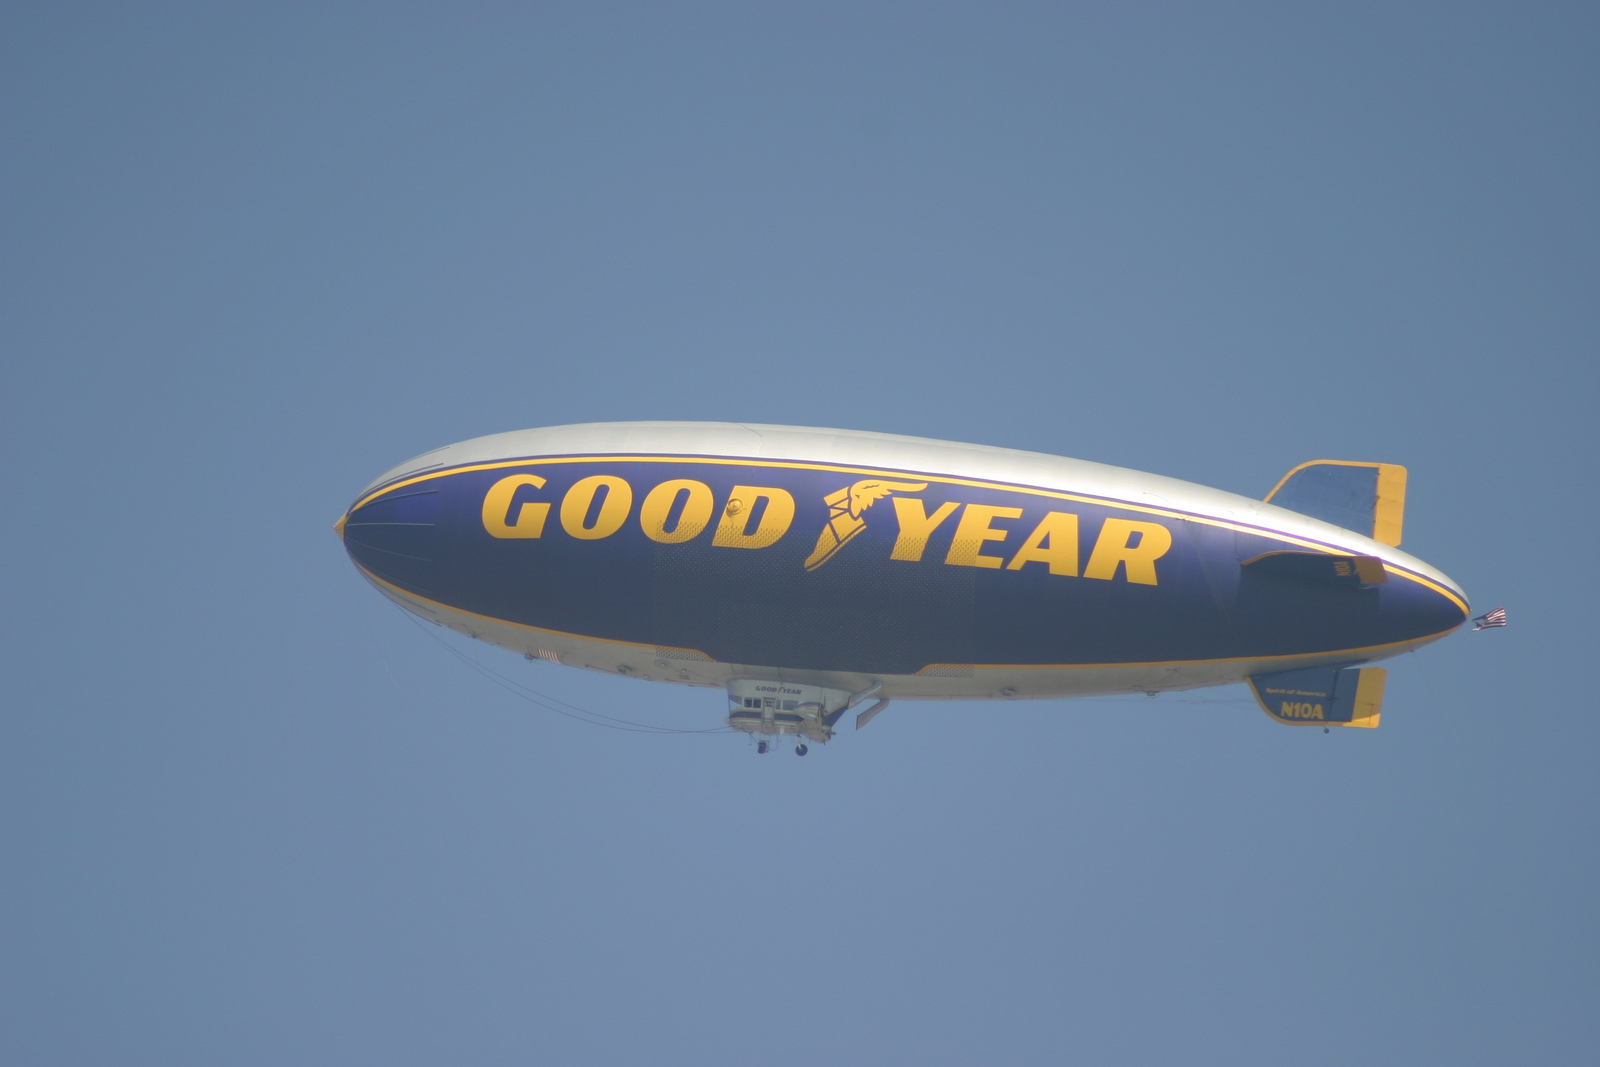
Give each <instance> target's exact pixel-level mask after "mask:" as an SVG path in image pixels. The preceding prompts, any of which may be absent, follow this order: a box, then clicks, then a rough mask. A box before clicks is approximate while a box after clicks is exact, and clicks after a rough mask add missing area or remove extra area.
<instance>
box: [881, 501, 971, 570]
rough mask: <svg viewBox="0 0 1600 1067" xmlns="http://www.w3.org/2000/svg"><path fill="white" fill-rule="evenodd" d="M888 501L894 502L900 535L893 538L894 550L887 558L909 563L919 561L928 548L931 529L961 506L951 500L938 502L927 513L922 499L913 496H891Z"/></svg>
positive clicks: (935, 528)
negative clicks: (929, 512) (932, 509)
mask: <svg viewBox="0 0 1600 1067" xmlns="http://www.w3.org/2000/svg"><path fill="white" fill-rule="evenodd" d="M890 502H891V503H893V504H894V517H895V518H896V519H898V520H900V535H899V536H898V537H896V538H895V539H894V550H893V551H892V552H890V553H889V558H890V559H903V560H908V561H909V562H911V563H917V562H919V561H921V559H922V554H923V553H924V552H926V551H927V550H928V538H929V537H931V536H933V531H935V530H937V529H938V528H939V524H940V523H942V522H944V520H946V519H948V518H949V517H950V516H951V515H952V514H953V513H954V512H955V510H956V508H958V507H960V506H961V505H960V504H957V503H956V502H955V501H954V500H951V501H948V502H946V503H943V504H940V505H939V507H938V508H937V509H936V510H935V511H934V513H933V514H932V515H929V514H928V513H927V511H926V510H925V509H924V508H923V506H922V501H921V500H919V499H917V498H916V497H914V496H907V497H900V496H897V497H893V498H891V501H890Z"/></svg>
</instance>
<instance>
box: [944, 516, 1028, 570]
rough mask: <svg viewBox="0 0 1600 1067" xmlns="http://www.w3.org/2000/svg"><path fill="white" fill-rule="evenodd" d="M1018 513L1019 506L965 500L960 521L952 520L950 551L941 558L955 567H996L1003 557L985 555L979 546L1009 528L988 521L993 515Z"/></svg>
mask: <svg viewBox="0 0 1600 1067" xmlns="http://www.w3.org/2000/svg"><path fill="white" fill-rule="evenodd" d="M1021 517H1022V509H1021V508H1001V507H995V506H993V505H990V504H968V505H967V506H966V507H965V508H964V509H963V510H962V512H961V521H960V522H958V523H956V532H955V536H954V537H952V538H951V540H950V552H949V554H948V555H946V556H945V557H944V561H945V562H946V563H953V564H955V565H956V566H958V567H987V568H989V569H990V570H999V569H1000V568H1001V566H1003V565H1004V564H1005V560H1003V559H1000V558H999V557H997V556H985V555H983V553H982V551H981V550H982V548H983V545H984V542H986V541H1004V540H1005V539H1006V535H1007V534H1008V533H1010V532H1011V531H1010V530H996V529H993V528H992V527H990V525H989V523H990V522H991V521H993V520H994V519H1016V518H1021Z"/></svg>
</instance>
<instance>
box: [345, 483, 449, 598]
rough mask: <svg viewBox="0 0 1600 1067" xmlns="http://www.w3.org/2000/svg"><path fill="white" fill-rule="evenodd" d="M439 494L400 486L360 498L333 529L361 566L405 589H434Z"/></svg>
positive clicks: (383, 579) (354, 560)
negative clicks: (430, 577) (432, 584)
mask: <svg viewBox="0 0 1600 1067" xmlns="http://www.w3.org/2000/svg"><path fill="white" fill-rule="evenodd" d="M438 499H439V494H438V493H437V492H434V491H431V490H424V489H421V488H420V487H418V486H400V487H397V488H395V489H393V490H385V491H380V492H377V493H371V494H368V495H367V496H364V497H362V498H360V499H358V500H357V501H356V502H355V503H354V504H352V505H351V506H350V510H349V511H347V512H345V514H344V515H343V516H342V517H341V518H340V519H339V521H338V522H336V523H334V524H333V531H334V533H336V534H338V535H339V539H340V540H341V541H343V542H344V549H345V551H346V552H347V553H349V555H350V559H351V561H352V562H354V563H355V565H356V566H357V567H360V568H361V569H362V570H363V571H365V572H366V573H367V574H368V575H369V576H370V577H373V578H378V579H381V580H382V581H385V582H388V583H390V584H392V585H397V586H399V587H400V588H402V589H407V590H412V591H420V590H422V589H425V588H427V587H428V586H429V584H430V583H429V572H430V571H431V570H432V568H433V565H434V557H435V555H436V551H435V541H436V531H437V524H436V522H435V519H436V515H435V511H436V508H437V501H438Z"/></svg>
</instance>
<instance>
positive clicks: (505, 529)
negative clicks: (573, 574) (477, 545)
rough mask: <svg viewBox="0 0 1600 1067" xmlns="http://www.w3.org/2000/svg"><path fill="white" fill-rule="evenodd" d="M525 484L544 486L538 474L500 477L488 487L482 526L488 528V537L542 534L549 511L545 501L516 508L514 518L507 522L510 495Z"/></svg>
mask: <svg viewBox="0 0 1600 1067" xmlns="http://www.w3.org/2000/svg"><path fill="white" fill-rule="evenodd" d="M525 485H531V486H533V487H534V488H535V489H541V488H543V487H544V479H543V478H541V477H539V476H538V475H537V474H513V475H511V476H510V477H509V478H501V479H500V480H499V481H498V482H495V483H494V484H493V485H491V486H490V487H489V491H488V492H487V493H485V494H484V497H483V528H484V529H485V530H488V531H489V536H490V537H499V538H511V537H540V536H542V535H543V534H544V520H545V518H546V517H547V516H548V515H549V514H550V505H549V503H548V502H544V501H541V502H538V503H534V502H532V501H530V502H527V503H525V504H523V505H522V507H520V508H518V509H517V518H516V521H515V522H513V523H511V524H510V525H507V524H506V519H507V518H509V517H510V516H509V514H508V513H509V512H510V511H511V501H512V498H513V497H515V496H516V495H517V490H518V489H521V488H522V487H523V486H525Z"/></svg>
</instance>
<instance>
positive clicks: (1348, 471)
mask: <svg viewBox="0 0 1600 1067" xmlns="http://www.w3.org/2000/svg"><path fill="white" fill-rule="evenodd" d="M1267 503H1269V504H1276V505H1278V507H1280V508H1288V509H1289V510H1290V511H1298V512H1299V513H1300V514H1302V515H1309V516H1311V517H1312V518H1313V519H1321V520H1322V521H1323V522H1331V523H1333V524H1334V525H1335V526H1343V527H1344V528H1345V529H1346V530H1354V531H1355V532H1356V533H1358V534H1360V535H1361V536H1363V537H1370V538H1372V539H1373V540H1374V541H1377V542H1380V543H1381V544H1385V545H1395V546H1397V547H1398V546H1399V544H1400V534H1401V528H1402V527H1403V526H1404V524H1405V515H1406V469H1405V468H1404V467H1402V466H1400V465H1399V464H1397V463H1359V462H1355V461H1352V460H1342V459H1314V460H1312V461H1311V462H1310V463H1302V464H1300V466H1298V467H1296V468H1295V469H1294V470H1292V471H1290V472H1289V473H1288V474H1285V475H1284V476H1283V479H1282V480H1281V481H1279V482H1278V484H1277V485H1275V486H1273V488H1272V492H1270V493H1268V494H1267Z"/></svg>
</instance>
